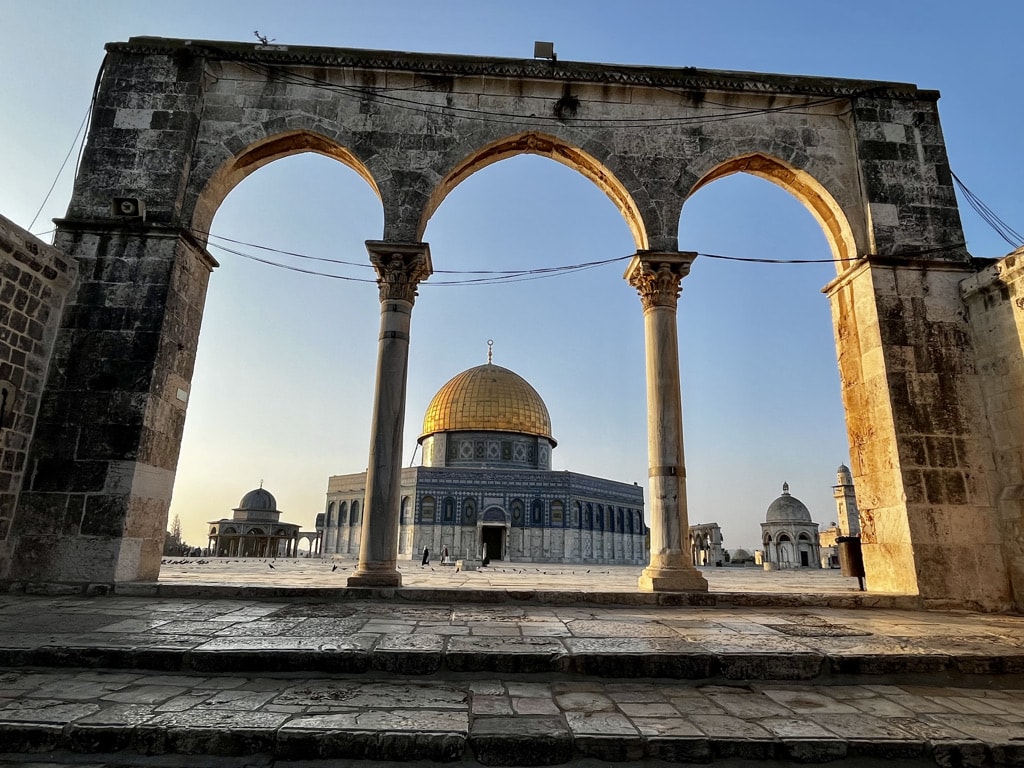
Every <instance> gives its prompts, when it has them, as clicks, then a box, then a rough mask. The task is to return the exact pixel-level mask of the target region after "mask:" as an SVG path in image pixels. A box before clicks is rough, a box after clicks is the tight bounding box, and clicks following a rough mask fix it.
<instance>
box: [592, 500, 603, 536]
mask: <svg viewBox="0 0 1024 768" xmlns="http://www.w3.org/2000/svg"><path fill="white" fill-rule="evenodd" d="M594 530H595V531H603V530H604V504H598V505H597V512H595V513H594Z"/></svg>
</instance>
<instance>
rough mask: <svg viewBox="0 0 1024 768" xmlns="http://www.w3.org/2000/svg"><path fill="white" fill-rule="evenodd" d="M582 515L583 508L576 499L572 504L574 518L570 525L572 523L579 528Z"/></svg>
mask: <svg viewBox="0 0 1024 768" xmlns="http://www.w3.org/2000/svg"><path fill="white" fill-rule="evenodd" d="M582 517H583V509H582V507H581V506H580V503H579V502H578V501H574V502H573V504H572V520H571V521H570V523H569V525H571V526H572V527H573V528H579V527H580V518H582Z"/></svg>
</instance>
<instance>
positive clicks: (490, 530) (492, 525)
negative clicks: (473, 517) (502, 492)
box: [480, 507, 509, 560]
mask: <svg viewBox="0 0 1024 768" xmlns="http://www.w3.org/2000/svg"><path fill="white" fill-rule="evenodd" d="M508 529H509V520H508V513H507V512H505V510H504V509H502V508H501V507H488V508H487V509H485V510H484V513H483V515H482V516H481V518H480V557H481V558H484V559H486V560H505V559H506V558H507V557H508V544H507V542H508ZM485 548H486V549H485ZM485 552H486V557H485Z"/></svg>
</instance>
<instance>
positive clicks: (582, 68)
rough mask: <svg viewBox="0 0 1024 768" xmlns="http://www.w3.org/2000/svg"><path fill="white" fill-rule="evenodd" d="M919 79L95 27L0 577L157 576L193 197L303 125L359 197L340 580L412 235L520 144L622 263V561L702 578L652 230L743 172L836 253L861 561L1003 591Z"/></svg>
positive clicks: (398, 433)
mask: <svg viewBox="0 0 1024 768" xmlns="http://www.w3.org/2000/svg"><path fill="white" fill-rule="evenodd" d="M396 93H400V94H401V98H397V97H396V95H395V94H396ZM937 100H938V94H937V93H936V92H934V91H926V90H921V89H918V88H917V87H916V86H914V85H911V84H907V83H891V82H877V81H858V80H839V79H835V78H812V77H792V76H783V75H761V74H751V73H732V72H723V71H712V70H698V69H694V68H682V69H670V68H652V67H636V66H621V65H606V64H589V63H588V64H580V63H574V62H564V61H557V62H553V61H523V60H518V59H496V58H493V57H471V56H453V55H435V54H416V53H410V54H404V53H396V52H380V51H365V50H355V49H341V48H308V47H295V46H279V45H270V46H264V45H260V44H251V43H229V42H212V41H194V40H169V39H163V38H132V39H131V40H129V41H128V42H121V43H111V44H108V46H107V57H106V59H105V61H104V64H103V68H102V72H101V75H100V78H99V85H98V88H97V92H96V95H95V100H94V108H93V112H92V119H91V123H90V127H89V132H88V135H87V139H86V145H85V149H84V152H83V156H82V162H81V165H80V168H79V171H78V174H77V177H76V181H75V187H74V193H73V196H72V200H71V203H70V205H69V208H68V212H67V214H66V217H65V218H64V219H62V220H59V221H58V222H57V226H58V231H57V235H56V239H55V246H56V249H57V250H58V251H59V252H61V253H63V254H65V255H66V256H67V257H68V258H70V259H73V260H74V262H75V263H76V264H77V267H78V276H77V279H76V281H75V284H74V287H73V290H71V292H70V295H69V298H68V300H67V303H66V306H63V307H58V308H57V309H56V310H55V311H56V312H57V314H58V315H59V316H60V322H59V327H57V328H56V330H55V332H54V334H53V338H52V339H50V340H49V341H48V342H47V343H48V344H49V346H48V347H46V351H47V353H48V355H49V371H50V373H49V376H48V378H47V380H46V384H45V389H44V391H43V392H42V394H41V397H39V399H38V412H37V415H36V416H34V418H35V420H36V421H35V423H34V433H33V435H32V439H31V444H30V446H29V448H28V451H27V456H26V455H25V454H24V453H23V454H22V456H21V464H20V466H22V467H31V468H32V472H31V473H29V472H24V471H23V470H22V469H19V470H18V471H19V472H22V474H20V475H19V476H18V478H17V482H18V483H20V486H19V487H20V494H19V495H18V499H17V506H16V507H15V511H14V512H13V513H10V512H5V511H3V510H4V509H7V508H3V509H0V524H2V525H0V535H2V536H3V539H2V544H0V582H10V581H15V580H17V581H21V582H63V583H74V584H80V585H88V584H94V583H100V584H116V583H118V582H124V581H138V580H150V579H156V578H157V576H158V574H159V565H160V550H161V544H162V540H163V535H164V527H165V525H166V516H167V509H168V505H169V502H170V497H171V491H172V488H173V483H174V474H175V469H176V466H177V460H178V452H179V448H180V441H181V434H182V428H183V424H184V419H185V411H186V404H187V402H188V396H189V390H190V386H191V378H192V370H193V366H194V361H195V351H196V346H197V342H198V334H199V327H200V324H201V320H202V313H203V305H204V301H205V294H206V290H207V285H208V280H209V275H210V272H211V271H212V269H214V268H215V267H216V266H217V263H216V261H215V260H214V259H213V258H212V257H211V256H210V255H209V253H208V252H207V250H206V247H205V243H206V237H207V232H208V231H209V228H210V223H211V222H212V220H213V216H214V214H215V213H216V210H217V208H218V206H219V205H220V203H221V202H222V201H223V199H224V198H225V196H226V195H227V194H228V193H229V192H230V191H231V189H232V188H233V187H234V186H236V185H237V184H238V183H239V182H241V181H242V180H243V179H244V178H245V177H246V176H247V175H248V174H250V173H252V172H254V171H256V170H258V169H259V168H261V167H263V166H264V165H266V164H268V163H270V162H273V161H274V160H276V159H278V158H281V157H286V156H288V155H293V154H297V153H301V152H317V153H320V154H323V155H326V156H329V157H332V158H334V159H336V160H337V161H339V162H341V163H343V164H345V165H346V166H348V167H349V168H351V169H352V170H353V171H355V172H356V173H358V174H359V175H360V176H361V177H362V178H363V179H364V180H365V181H366V182H367V184H369V185H370V187H371V188H372V189H373V190H374V192H375V193H376V194H377V195H378V197H379V198H380V200H381V204H382V207H383V211H384V228H383V233H382V237H381V239H380V240H374V241H370V242H369V243H367V249H368V251H369V258H370V262H371V263H372V265H373V266H374V268H375V269H376V271H377V276H378V285H379V297H380V319H379V323H380V324H379V333H380V335H379V346H378V359H377V369H376V397H375V402H374V406H373V414H372V426H371V435H370V440H369V462H368V477H367V495H366V504H365V509H364V525H363V529H362V542H361V546H360V564H359V568H358V570H357V572H356V574H355V575H354V576H353V577H352V581H351V583H353V584H358V585H364V584H365V585H370V584H373V585H379V584H397V583H399V578H398V573H397V570H396V562H395V554H396V552H397V545H398V542H397V536H398V519H399V518H398V515H399V511H398V504H399V496H398V494H399V485H398V482H399V473H400V456H401V450H400V449H401V444H402V437H403V435H402V423H403V418H404V410H405V397H406V382H407V377H408V352H409V333H410V328H411V315H412V309H413V305H414V302H415V298H416V289H417V286H418V285H419V283H420V282H422V281H423V280H426V279H428V278H429V276H430V274H431V271H432V262H431V254H430V249H429V247H428V246H427V244H426V243H425V242H423V240H424V237H423V233H424V231H425V228H426V225H427V223H428V222H429V220H430V217H431V214H432V213H433V212H434V211H435V210H436V209H437V207H438V206H439V205H440V204H441V203H442V202H443V200H444V198H445V196H446V195H447V194H448V192H450V191H451V190H452V189H453V188H454V187H456V186H457V185H458V184H459V183H460V182H461V181H462V180H464V179H465V178H467V177H468V176H470V175H472V174H473V173H474V172H475V171H477V170H479V169H481V168H483V167H486V166H487V165H489V164H491V163H494V162H498V161H500V160H502V159H504V158H506V157H511V156H513V155H517V154H524V153H527V154H536V155H541V156H544V157H548V158H550V159H552V160H554V161H556V162H560V163H563V164H565V165H567V166H569V167H570V168H573V169H575V170H576V171H578V172H579V173H581V174H583V175H584V176H585V177H586V178H588V179H590V180H591V181H592V182H593V183H594V184H595V185H596V186H597V187H598V188H600V189H601V190H602V191H604V192H605V194H606V195H607V196H608V197H609V199H610V200H611V201H612V202H613V203H614V204H615V205H616V206H617V208H618V210H619V211H620V213H621V215H622V217H623V219H624V221H625V222H626V224H627V225H628V227H629V228H630V231H631V232H632V234H633V237H634V242H635V244H636V255H635V257H634V258H633V260H632V262H631V263H630V265H629V268H628V269H627V271H626V279H627V281H628V282H629V284H630V285H632V286H633V287H634V288H636V289H637V291H638V293H639V294H640V300H641V306H642V310H643V317H644V333H645V347H646V372H647V403H648V436H649V439H648V459H649V472H650V480H649V487H650V502H649V504H648V509H649V510H650V512H651V556H650V562H649V564H648V566H647V568H646V569H645V570H644V572H643V576H642V577H641V579H640V587H641V588H643V589H654V590H691V589H694V590H700V589H706V583H705V582H704V580H703V579H702V578H701V577H700V576H699V574H698V573H697V571H696V570H695V569H694V567H693V564H692V562H691V554H690V547H689V543H688V542H687V541H686V532H687V528H688V525H687V523H688V519H687V518H688V516H687V509H686V476H685V461H684V455H683V440H682V421H681V406H680V393H679V378H678V377H679V361H678V345H677V338H676V303H677V300H678V296H679V292H680V286H681V281H682V279H683V277H685V275H686V274H687V272H688V270H689V268H690V265H691V264H692V262H693V260H694V254H693V253H688V252H685V251H681V250H680V249H679V238H678V226H679V220H680V214H681V211H682V207H683V205H684V203H685V202H686V200H687V198H688V197H689V196H690V195H691V194H692V193H693V192H694V191H695V190H697V189H699V188H700V187H701V186H703V185H705V184H708V183H710V182H712V181H714V180H715V179H718V178H721V177H723V176H726V175H729V174H732V173H750V174H753V175H757V176H759V177H761V178H765V179H768V180H769V181H772V182H773V183H775V184H778V185H779V186H781V187H783V188H784V189H786V190H787V191H789V192H790V193H791V194H792V195H794V197H796V198H797V199H798V200H800V201H801V202H802V203H803V204H804V205H805V206H806V207H807V208H808V209H809V210H810V211H811V213H812V214H813V215H814V216H815V218H816V219H817V221H818V222H819V224H820V225H821V227H822V230H823V231H824V233H825V234H826V237H827V239H828V241H829V243H830V245H831V247H832V251H833V255H834V257H835V259H836V261H837V272H838V274H837V278H836V279H835V280H834V281H833V282H832V283H831V284H830V285H829V286H827V287H826V293H827V295H828V298H829V301H830V302H831V306H832V312H833V329H834V332H835V338H836V348H837V353H838V360H839V369H840V378H841V382H842V394H843V402H844V406H845V409H846V418H847V430H848V435H849V438H850V445H851V470H852V473H853V479H854V481H855V483H856V485H857V489H858V502H859V503H860V508H861V515H862V521H863V525H862V527H863V541H864V559H865V565H866V568H867V571H868V574H869V576H868V587H869V588H870V589H872V590H876V591H887V592H902V593H912V594H917V595H920V596H921V598H922V600H923V601H925V603H927V604H956V605H970V606H984V607H988V608H1005V607H1007V606H1009V605H1011V604H1013V603H1014V600H1015V599H1017V598H1015V595H1024V555H1022V554H1021V552H1022V551H1024V547H1022V546H1021V545H1020V544H1019V540H1020V538H1021V536H1020V531H1021V530H1022V528H1024V526H1022V520H1021V517H1022V515H1024V512H1021V511H1020V509H1021V508H1020V505H1017V506H1014V505H1009V504H1007V505H1002V506H998V504H997V500H998V499H999V498H1000V494H1001V493H1002V489H1003V487H1004V486H1005V485H1006V483H1008V482H1012V478H1010V476H1009V475H1007V474H1005V473H1004V474H1000V472H999V471H997V468H996V467H994V466H993V461H992V455H993V453H992V451H993V448H992V445H993V444H992V436H991V432H990V429H989V427H988V426H987V421H986V414H985V404H984V400H983V398H982V397H981V393H980V390H979V384H978V380H977V366H976V360H975V353H974V349H973V346H972V344H971V340H970V337H969V329H968V328H967V326H966V321H965V319H964V312H963V302H962V301H961V298H960V293H959V285H960V283H961V281H963V280H964V278H965V277H967V276H970V275H972V274H974V272H975V266H974V264H973V262H972V259H971V257H970V255H969V254H968V253H967V251H966V249H965V246H964V238H963V232H962V228H961V225H960V219H959V213H958V211H957V207H956V199H955V195H954V191H953V186H952V178H951V176H950V172H949V164H948V159H947V156H946V151H945V146H944V143H943V139H942V132H941V128H940V125H939V119H938V111H937ZM1022 431H1024V430H1022ZM1018 437H1019V440H1018V442H1019V443H1020V444H1021V445H1024V434H1022V435H1020V436H1015V437H1014V440H1017V439H1018ZM13 461H14V458H13V457H12V462H13ZM964 531H970V532H971V535H970V536H965V535H963V532H964ZM993 553H997V554H996V555H995V556H994V555H993ZM1018 602H1019V601H1018Z"/></svg>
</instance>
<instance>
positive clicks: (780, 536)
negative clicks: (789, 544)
mask: <svg viewBox="0 0 1024 768" xmlns="http://www.w3.org/2000/svg"><path fill="white" fill-rule="evenodd" d="M784 541H791V539H790V538H789V536H787V535H786V534H784V533H780V534H779V544H781V543H782V542H784Z"/></svg>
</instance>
